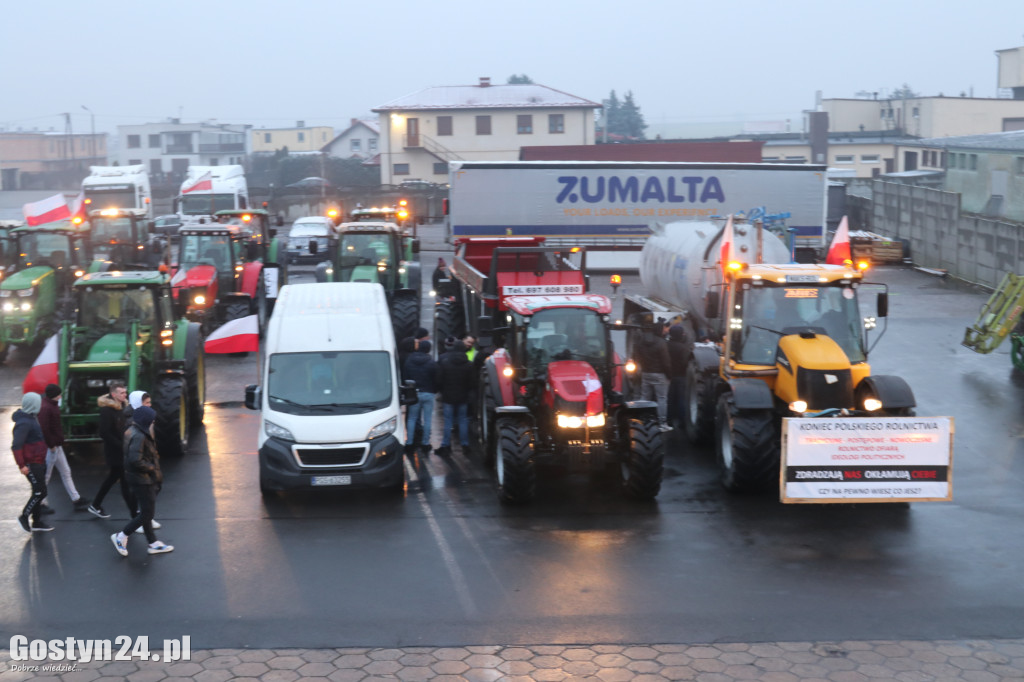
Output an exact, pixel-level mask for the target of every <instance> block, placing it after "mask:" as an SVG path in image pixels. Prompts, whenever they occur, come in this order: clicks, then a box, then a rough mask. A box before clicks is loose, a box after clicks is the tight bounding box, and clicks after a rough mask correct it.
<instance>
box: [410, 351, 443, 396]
mask: <svg viewBox="0 0 1024 682" xmlns="http://www.w3.org/2000/svg"><path fill="white" fill-rule="evenodd" d="M402 378H403V379H412V380H413V381H415V382H416V390H417V391H424V392H426V393H437V391H438V389H440V388H441V372H440V369H439V368H438V366H437V362H435V361H434V358H432V357H430V353H410V354H409V357H408V358H406V360H405V367H404V368H403V370H402Z"/></svg>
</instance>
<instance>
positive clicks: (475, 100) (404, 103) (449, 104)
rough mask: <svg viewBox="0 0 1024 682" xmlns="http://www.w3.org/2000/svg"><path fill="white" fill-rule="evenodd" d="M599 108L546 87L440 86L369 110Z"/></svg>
mask: <svg viewBox="0 0 1024 682" xmlns="http://www.w3.org/2000/svg"><path fill="white" fill-rule="evenodd" d="M600 106H601V105H600V104H598V103H596V102H591V101H590V100H586V99H583V98H582V97H576V96H575V95H570V94H569V93H566V92H562V91H561V90H555V89H554V88H549V87H547V86H546V85H537V84H535V83H528V84H514V85H513V84H507V85H483V84H481V85H442V86H436V87H430V88H424V89H423V90H420V91H418V92H414V93H412V94H409V95H405V96H404V97H399V98H398V99H393V100H391V101H390V102H388V103H386V104H382V105H381V106H379V107H377V108H375V109H373V111H409V110H417V109H509V108H524V107H537V108H542V107H544V108H552V107H559V108H566V107H579V108H585V109H594V108H598V107H600Z"/></svg>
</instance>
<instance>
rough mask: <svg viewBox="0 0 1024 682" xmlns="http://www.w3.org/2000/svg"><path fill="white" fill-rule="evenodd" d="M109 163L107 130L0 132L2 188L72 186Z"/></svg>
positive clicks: (0, 183)
mask: <svg viewBox="0 0 1024 682" xmlns="http://www.w3.org/2000/svg"><path fill="white" fill-rule="evenodd" d="M106 163H107V134H106V133H96V134H73V133H60V132H56V131H52V132H45V133H39V132H11V133H8V132H3V133H0V189H2V190H16V189H70V188H73V187H76V186H78V185H79V184H81V182H82V178H84V177H85V176H86V175H88V174H89V166H102V165H106Z"/></svg>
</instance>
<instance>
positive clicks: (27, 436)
mask: <svg viewBox="0 0 1024 682" xmlns="http://www.w3.org/2000/svg"><path fill="white" fill-rule="evenodd" d="M41 404H42V398H41V397H40V395H39V394H38V393H26V394H25V395H23V396H22V398H21V409H20V410H17V411H15V413H14V414H13V415H11V420H12V421H14V432H13V434H12V441H11V449H12V450H13V451H14V461H15V462H17V463H18V470H19V471H21V473H22V474H23V475H24V476H25V478H27V479H28V482H29V485H31V486H32V496H31V497H29V498H28V503H27V504H26V505H25V508H24V509H22V510H21V516H19V517H18V523H20V524H21V527H22V528H24V529H25V532H27V533H31V532H33V531H39V532H45V531H49V530H53V526H51V525H49V524H48V523H46V522H45V521H43V519H42V516H41V515H40V511H39V506H40V505H41V504H42V502H43V498H45V497H46V441H45V440H43V430H42V429H41V428H39V422H38V421H37V420H36V415H37V414H39V407H40V405H41ZM29 517H32V525H31V526H30V525H29V522H28V520H29Z"/></svg>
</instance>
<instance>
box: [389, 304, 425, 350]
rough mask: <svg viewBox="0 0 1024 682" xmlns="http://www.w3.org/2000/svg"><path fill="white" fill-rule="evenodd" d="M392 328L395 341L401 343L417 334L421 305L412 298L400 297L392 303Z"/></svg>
mask: <svg viewBox="0 0 1024 682" xmlns="http://www.w3.org/2000/svg"><path fill="white" fill-rule="evenodd" d="M391 326H392V327H393V328H394V330H395V340H396V341H401V340H402V339H407V338H409V337H411V336H414V335H415V334H416V330H417V329H418V328H419V326H420V303H419V301H418V300H417V299H416V298H414V297H412V296H400V297H398V298H396V299H395V300H394V301H392V303H391Z"/></svg>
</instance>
